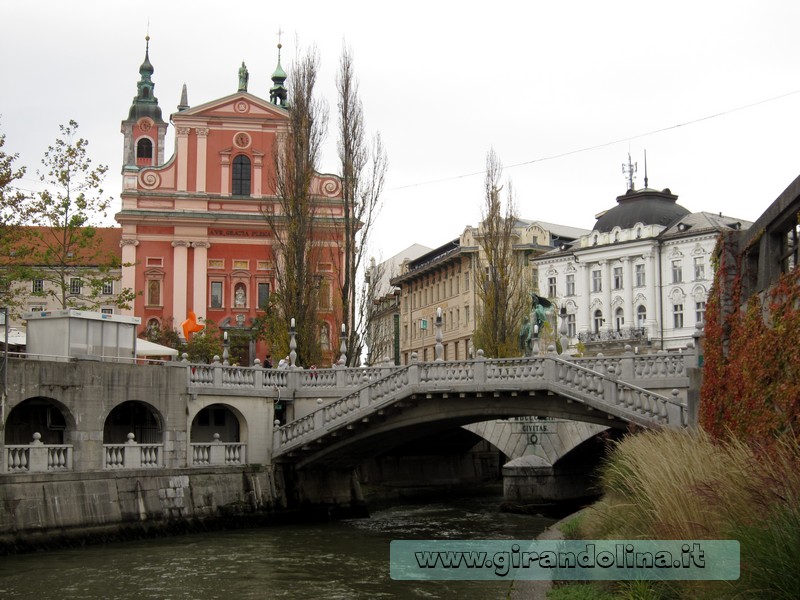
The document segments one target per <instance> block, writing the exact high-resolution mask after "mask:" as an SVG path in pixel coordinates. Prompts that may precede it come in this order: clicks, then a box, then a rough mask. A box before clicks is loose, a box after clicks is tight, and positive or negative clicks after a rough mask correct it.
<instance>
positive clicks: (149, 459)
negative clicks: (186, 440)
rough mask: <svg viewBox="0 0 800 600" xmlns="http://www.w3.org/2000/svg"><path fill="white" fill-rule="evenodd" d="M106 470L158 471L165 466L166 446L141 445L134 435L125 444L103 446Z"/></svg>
mask: <svg viewBox="0 0 800 600" xmlns="http://www.w3.org/2000/svg"><path fill="white" fill-rule="evenodd" d="M103 455H104V460H103V468H104V469H158V468H161V467H163V466H164V444H139V443H137V442H136V441H135V440H134V435H133V434H132V433H129V434H128V441H127V442H125V443H124V444H103Z"/></svg>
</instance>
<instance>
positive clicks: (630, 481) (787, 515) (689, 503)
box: [580, 431, 800, 599]
mask: <svg viewBox="0 0 800 600" xmlns="http://www.w3.org/2000/svg"><path fill="white" fill-rule="evenodd" d="M600 485H601V487H602V489H603V491H604V496H603V498H602V500H600V501H599V502H598V503H596V505H595V506H594V507H593V508H592V509H591V510H589V511H586V512H585V516H584V518H583V519H582V520H581V521H580V534H582V535H583V536H584V537H585V538H587V539H597V538H604V539H687V540H689V539H738V540H739V542H740V545H741V573H742V575H741V577H740V579H739V581H737V582H733V583H728V582H723V583H711V582H704V583H699V582H695V583H685V584H677V590H675V589H673V590H672V593H673V594H676V597H686V598H714V597H737V598H787V599H788V598H793V599H796V598H800V445H798V443H797V441H796V438H795V437H794V436H787V439H786V441H781V442H778V443H777V444H772V445H771V446H770V451H769V452H767V451H764V450H761V449H758V448H751V447H749V446H747V445H746V444H744V443H742V442H740V441H738V440H736V439H734V438H732V437H730V438H728V439H727V440H724V441H719V440H714V439H712V438H711V437H710V436H709V435H707V434H705V433H703V432H702V431H698V432H694V433H691V434H688V433H685V432H677V431H657V432H655V431H650V432H645V433H640V434H637V435H631V436H627V437H625V438H624V439H622V440H621V441H619V442H618V443H617V444H616V446H615V448H614V449H613V451H612V452H611V453H610V455H609V458H608V459H607V461H606V462H605V463H604V465H603V466H602V468H601V471H600ZM670 587H672V586H670ZM647 589H649V586H644V587H643V588H641V589H635V588H634V589H633V590H630V591H633V592H634V595H635V596H636V597H642V598H644V597H648V596H647V591H646V590H647ZM618 591H622V590H620V589H619V588H618ZM650 591H651V592H657V591H661V590H650ZM665 595H671V594H665ZM617 597H633V596H630V595H628V596H626V595H625V594H624V593H623V594H620V595H619V596H617Z"/></svg>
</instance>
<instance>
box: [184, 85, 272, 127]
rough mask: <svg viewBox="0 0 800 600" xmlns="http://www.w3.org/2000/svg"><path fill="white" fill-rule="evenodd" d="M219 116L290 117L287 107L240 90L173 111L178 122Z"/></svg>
mask: <svg viewBox="0 0 800 600" xmlns="http://www.w3.org/2000/svg"><path fill="white" fill-rule="evenodd" d="M214 117H216V118H219V117H238V118H253V119H278V120H286V119H288V113H287V112H286V110H285V109H282V108H279V107H277V106H275V105H274V104H272V103H270V102H269V101H267V100H264V99H263V98H259V97H258V96H254V95H253V94H250V93H248V92H239V93H236V94H232V95H230V96H226V97H224V98H219V99H218V100H214V101H212V102H207V103H205V104H201V105H199V106H195V107H193V108H189V109H186V110H184V111H181V112H178V113H173V115H172V119H173V121H174V122H175V123H176V124H177V123H179V122H180V121H182V120H184V119H191V120H193V121H194V120H196V119H198V118H199V119H205V118H214Z"/></svg>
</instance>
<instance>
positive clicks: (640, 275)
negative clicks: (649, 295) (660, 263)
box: [635, 264, 646, 287]
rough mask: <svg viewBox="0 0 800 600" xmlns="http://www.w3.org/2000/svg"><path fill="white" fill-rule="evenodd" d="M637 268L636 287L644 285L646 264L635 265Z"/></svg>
mask: <svg viewBox="0 0 800 600" xmlns="http://www.w3.org/2000/svg"><path fill="white" fill-rule="evenodd" d="M635 270H636V287H644V286H645V283H646V280H645V278H644V265H642V264H639V265H636V267H635Z"/></svg>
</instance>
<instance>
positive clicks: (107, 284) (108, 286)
mask: <svg viewBox="0 0 800 600" xmlns="http://www.w3.org/2000/svg"><path fill="white" fill-rule="evenodd" d="M113 293H114V282H113V281H104V282H103V295H104V296H110V295H111V294H113Z"/></svg>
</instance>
